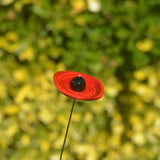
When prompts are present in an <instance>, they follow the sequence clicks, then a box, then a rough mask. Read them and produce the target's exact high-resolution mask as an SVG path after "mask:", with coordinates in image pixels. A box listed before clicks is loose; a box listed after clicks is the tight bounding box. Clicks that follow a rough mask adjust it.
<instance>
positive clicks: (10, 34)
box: [5, 31, 19, 42]
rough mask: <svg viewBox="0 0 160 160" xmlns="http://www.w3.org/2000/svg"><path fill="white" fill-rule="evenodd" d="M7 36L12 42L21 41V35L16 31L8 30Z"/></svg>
mask: <svg viewBox="0 0 160 160" xmlns="http://www.w3.org/2000/svg"><path fill="white" fill-rule="evenodd" d="M5 38H6V39H7V40H8V41H11V42H17V41H19V36H18V35H17V34H16V33H15V32H12V31H10V32H7V33H6V34H5Z"/></svg>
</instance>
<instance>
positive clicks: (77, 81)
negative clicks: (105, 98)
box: [70, 77, 86, 92]
mask: <svg viewBox="0 0 160 160" xmlns="http://www.w3.org/2000/svg"><path fill="white" fill-rule="evenodd" d="M70 86H71V88H72V90H74V91H77V92H80V91H83V90H84V88H85V87H86V82H85V80H84V79H83V78H82V77H74V78H73V79H72V81H71V83H70Z"/></svg>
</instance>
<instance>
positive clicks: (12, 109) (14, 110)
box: [4, 105, 20, 116]
mask: <svg viewBox="0 0 160 160" xmlns="http://www.w3.org/2000/svg"><path fill="white" fill-rule="evenodd" d="M19 111H20V108H19V106H17V105H9V106H5V107H4V114H6V115H8V116H12V115H16V114H18V113H19Z"/></svg>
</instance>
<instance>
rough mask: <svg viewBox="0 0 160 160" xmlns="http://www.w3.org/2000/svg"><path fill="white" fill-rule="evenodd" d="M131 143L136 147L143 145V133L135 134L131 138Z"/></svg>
mask: <svg viewBox="0 0 160 160" xmlns="http://www.w3.org/2000/svg"><path fill="white" fill-rule="evenodd" d="M132 141H133V143H135V144H136V145H138V146H142V145H144V143H145V142H146V138H145V135H144V133H143V132H135V133H134V134H133V136H132Z"/></svg>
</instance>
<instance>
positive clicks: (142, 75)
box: [133, 70, 147, 81]
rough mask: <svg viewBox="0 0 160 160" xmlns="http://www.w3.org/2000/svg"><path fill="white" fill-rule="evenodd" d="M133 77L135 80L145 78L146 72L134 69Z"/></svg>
mask: <svg viewBox="0 0 160 160" xmlns="http://www.w3.org/2000/svg"><path fill="white" fill-rule="evenodd" d="M133 75H134V78H135V79H137V80H142V81H143V80H145V79H146V78H147V74H146V73H145V72H144V71H142V70H136V71H135V72H134V73H133Z"/></svg>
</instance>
